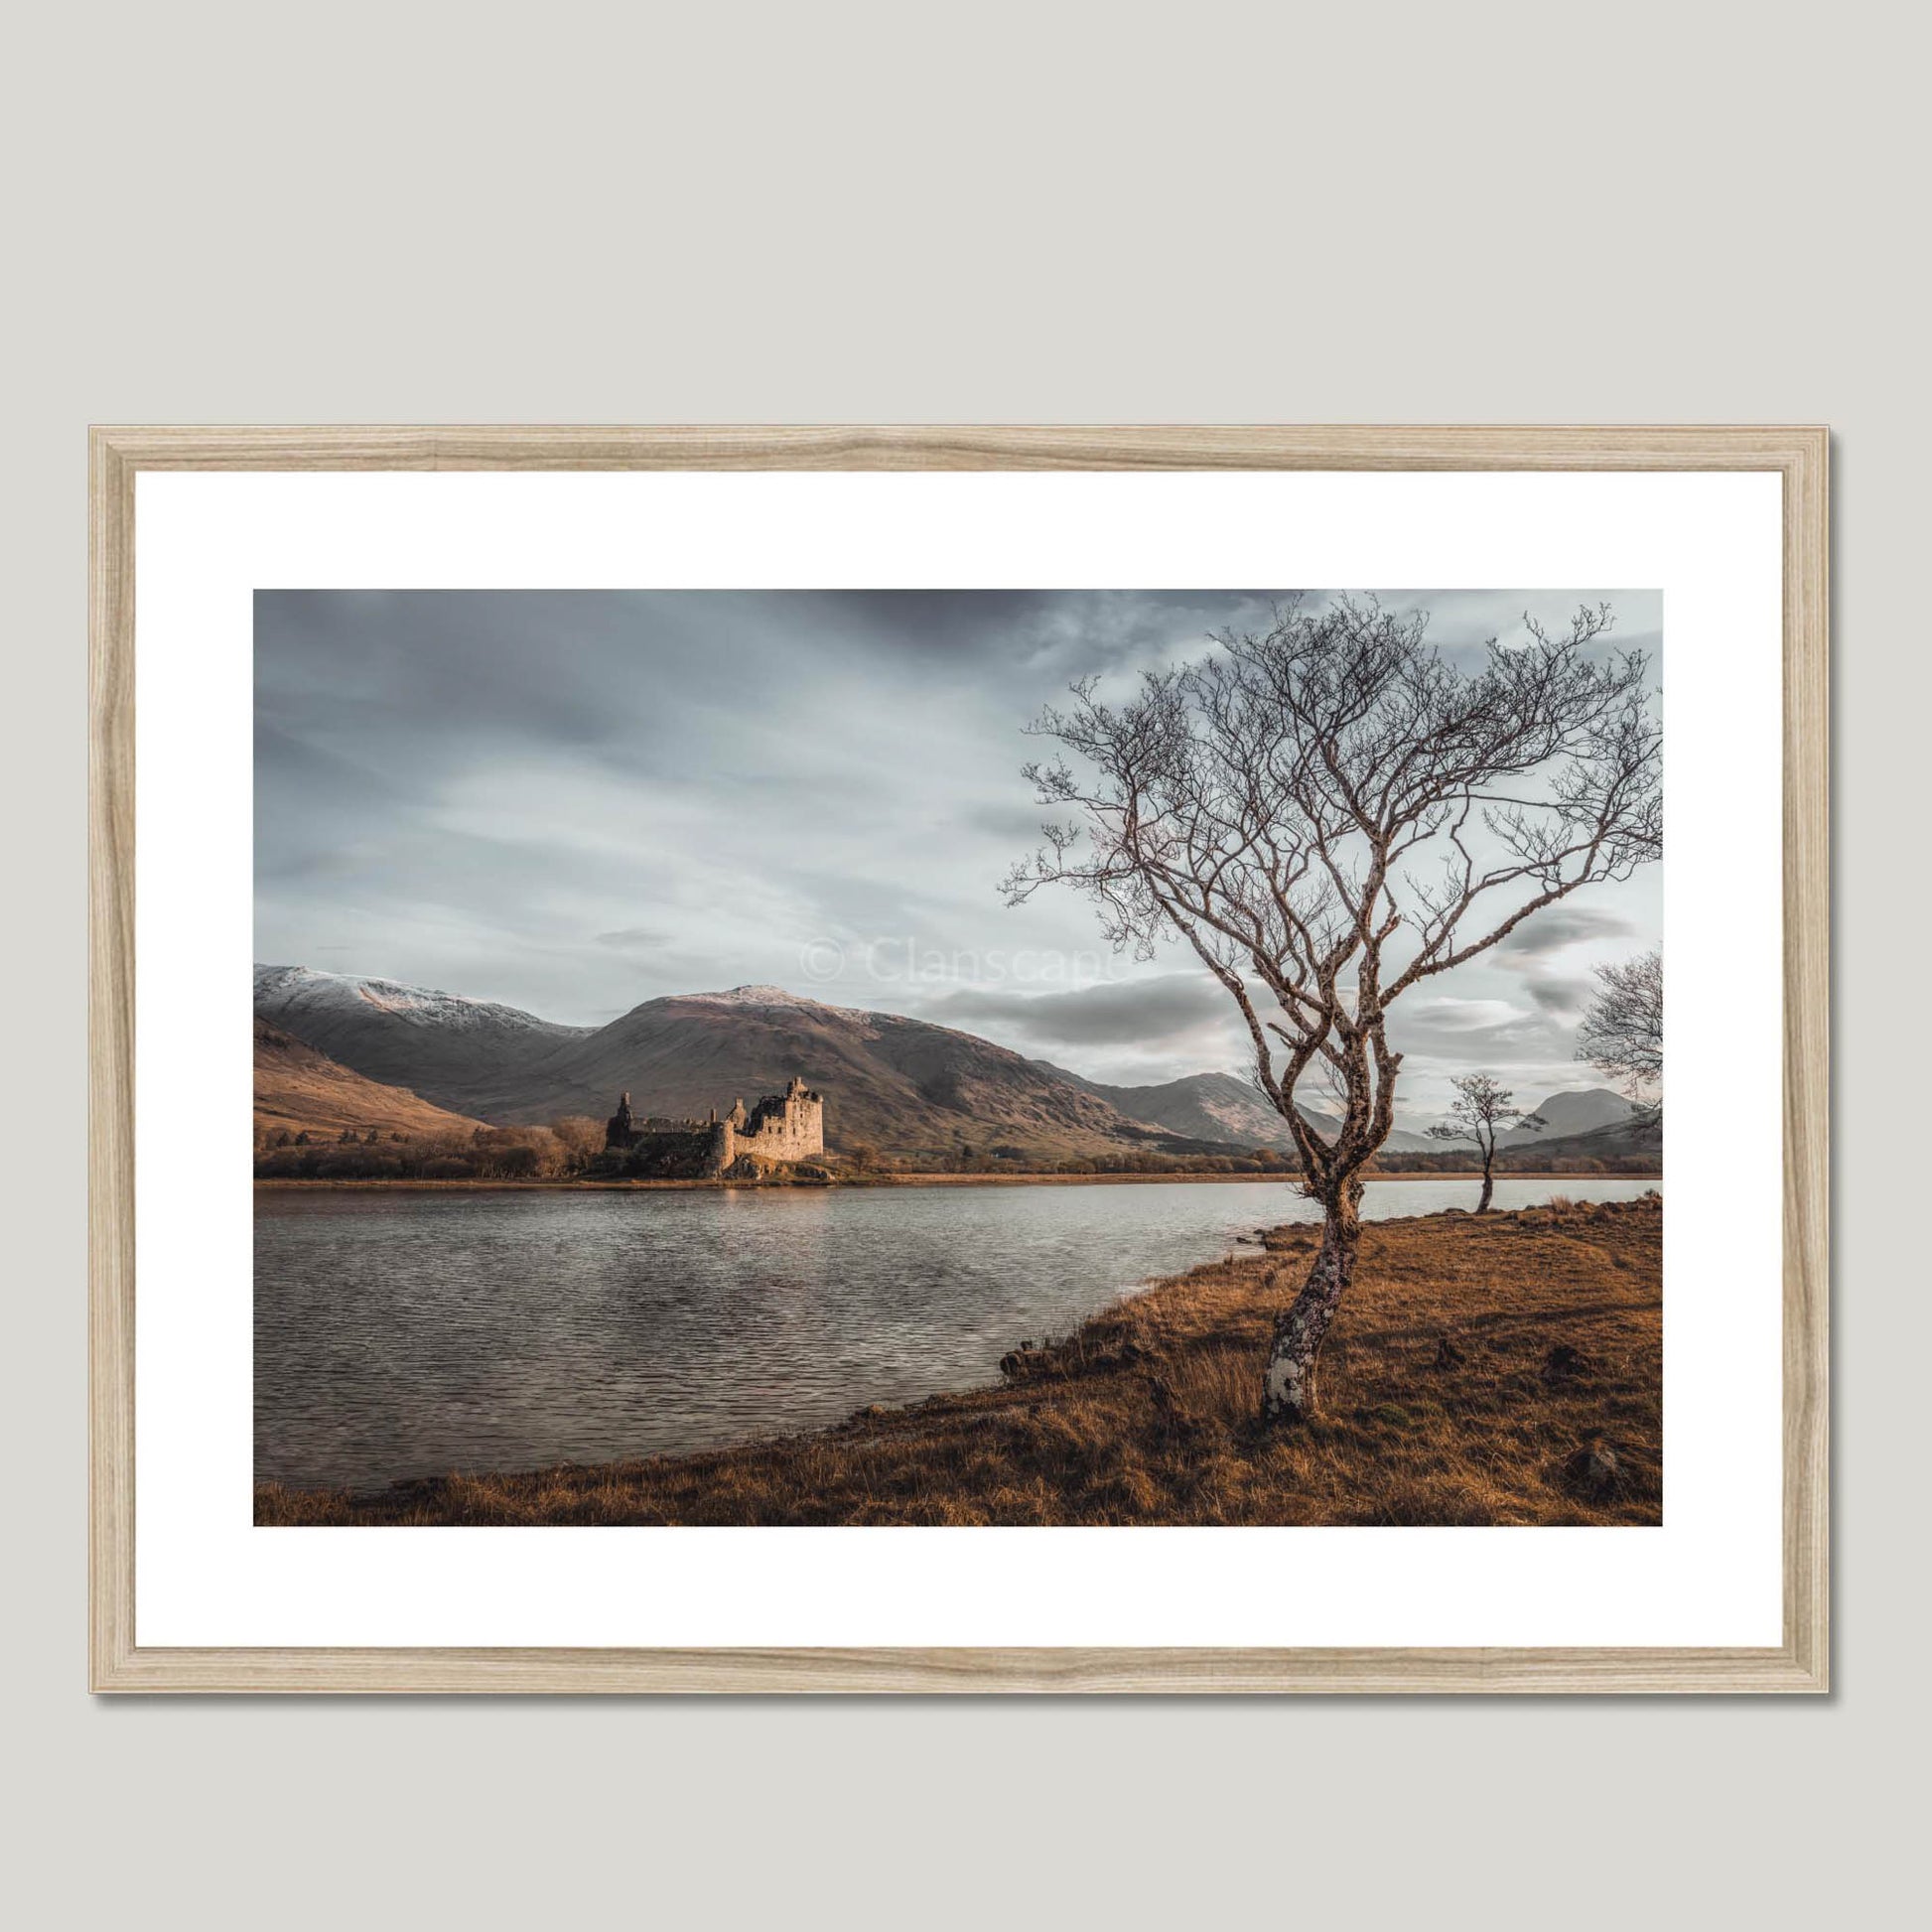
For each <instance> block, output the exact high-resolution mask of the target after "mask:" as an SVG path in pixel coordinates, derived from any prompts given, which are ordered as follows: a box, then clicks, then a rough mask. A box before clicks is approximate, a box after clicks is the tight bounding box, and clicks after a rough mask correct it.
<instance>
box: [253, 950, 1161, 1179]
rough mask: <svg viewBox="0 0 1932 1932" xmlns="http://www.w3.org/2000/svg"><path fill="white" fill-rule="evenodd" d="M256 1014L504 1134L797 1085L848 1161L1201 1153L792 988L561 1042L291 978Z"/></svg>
mask: <svg viewBox="0 0 1932 1932" xmlns="http://www.w3.org/2000/svg"><path fill="white" fill-rule="evenodd" d="M255 1011H256V1014H257V1016H258V1017H259V1018H264V1019H267V1020H269V1021H271V1022H272V1023H273V1024H274V1025H276V1026H278V1027H280V1028H283V1029H284V1030H286V1031H287V1032H288V1033H291V1034H294V1035H297V1036H298V1037H300V1038H302V1039H305V1040H307V1041H308V1042H309V1043H310V1044H312V1045H314V1046H316V1047H318V1048H319V1049H321V1050H322V1051H323V1052H325V1053H327V1054H328V1055H329V1056H330V1057H331V1058H333V1059H336V1060H339V1061H341V1062H342V1063H343V1065H345V1067H348V1068H351V1069H352V1070H353V1071H355V1072H357V1073H360V1074H363V1075H365V1076H366V1077H368V1078H370V1079H376V1080H381V1081H383V1082H385V1083H389V1084H394V1085H398V1086H407V1087H409V1088H411V1089H413V1091H414V1092H416V1093H418V1094H420V1095H422V1096H423V1098H424V1099H425V1100H428V1101H431V1102H433V1103H434V1104H435V1105H437V1106H439V1107H443V1108H448V1109H451V1110H453V1111H456V1112H460V1113H466V1114H473V1115H476V1116H478V1117H479V1118H481V1119H483V1120H485V1121H488V1122H490V1123H492V1124H496V1125H506V1126H507V1125H522V1124H528V1123H533V1122H540V1121H551V1120H556V1119H559V1118H561V1117H563V1116H565V1115H569V1114H584V1115H589V1116H590V1117H591V1118H592V1119H595V1120H602V1119H603V1118H604V1117H605V1116H606V1115H607V1114H609V1113H610V1112H611V1110H612V1108H613V1107H614V1106H615V1105H616V1104H617V1098H618V1095H619V1093H620V1092H623V1091H628V1092H629V1094H630V1096H631V1103H632V1106H633V1107H634V1108H635V1109H636V1111H638V1112H639V1113H649V1114H660V1115H673V1116H677V1115H696V1116H702V1115H704V1114H705V1113H706V1112H707V1111H708V1110H709V1109H710V1108H712V1107H716V1108H718V1109H719V1110H720V1111H721V1112H722V1111H723V1110H724V1109H726V1108H728V1107H729V1106H730V1105H731V1103H732V1101H733V1100H734V1099H736V1098H740V1097H742V1098H744V1099H745V1100H746V1101H748V1102H750V1101H754V1100H756V1099H757V1098H758V1097H759V1095H760V1094H763V1093H769V1092H773V1091H775V1090H776V1089H777V1087H778V1086H779V1085H780V1084H781V1083H782V1081H783V1080H784V1079H785V1078H786V1077H787V1076H788V1075H789V1074H791V1073H794V1072H796V1073H802V1074H803V1075H805V1077H806V1078H807V1079H809V1080H810V1081H811V1083H812V1085H813V1086H814V1087H815V1088H817V1089H818V1090H819V1091H820V1092H821V1093H823V1094H824V1096H825V1100H826V1122H827V1134H828V1137H829V1138H830V1139H831V1140H832V1141H833V1142H834V1143H835V1144H836V1145H838V1146H840V1147H844V1148H850V1147H853V1146H856V1145H860V1144H863V1143H870V1144H871V1145H873V1146H875V1147H877V1148H880V1149H882V1150H884V1151H890V1152H892V1153H894V1154H914V1155H954V1154H958V1153H959V1152H960V1151H961V1150H962V1149H970V1150H971V1151H973V1152H974V1153H976V1154H987V1153H990V1152H992V1151H994V1150H996V1149H998V1148H1002V1147H1011V1148H1014V1149H1017V1150H1019V1151H1020V1152H1022V1153H1023V1154H1025V1155H1027V1156H1029V1157H1034V1158H1043V1157H1048V1156H1050V1157H1053V1158H1058V1159H1063V1158H1065V1157H1068V1156H1073V1155H1101V1154H1120V1153H1125V1152H1142V1153H1149V1152H1198V1151H1199V1149H1198V1148H1197V1147H1193V1146H1190V1145H1188V1144H1187V1143H1186V1141H1185V1138H1184V1137H1179V1136H1175V1135H1173V1134H1172V1133H1170V1132H1168V1131H1167V1130H1165V1129H1163V1128H1160V1127H1158V1126H1155V1125H1153V1124H1151V1123H1147V1122H1142V1121H1136V1120H1131V1119H1128V1118H1127V1117H1125V1116H1124V1115H1122V1114H1121V1113H1120V1112H1119V1110H1118V1109H1116V1108H1114V1107H1113V1106H1111V1105H1109V1104H1108V1102H1107V1101H1105V1100H1103V1099H1101V1098H1099V1097H1098V1096H1097V1095H1095V1094H1092V1093H1090V1092H1088V1091H1087V1090H1086V1088H1085V1087H1084V1086H1083V1085H1082V1084H1081V1083H1080V1082H1078V1081H1076V1080H1075V1079H1073V1078H1072V1077H1071V1076H1070V1075H1067V1074H1064V1073H1060V1072H1059V1071H1058V1070H1057V1069H1051V1068H1045V1067H1042V1066H1039V1065H1037V1064H1036V1063H1035V1062H1034V1061H1031V1060H1029V1059H1027V1058H1026V1057H1025V1056H1024V1055H1022V1054H1019V1053H1014V1052H1010V1051H1008V1050H1007V1048H1005V1047H1003V1046H995V1045H994V1044H993V1043H992V1042H991V1041H990V1040H984V1039H980V1038H978V1037H977V1036H976V1035H972V1034H963V1033H957V1032H955V1031H954V1030H953V1029H951V1028H949V1027H935V1026H931V1025H929V1024H928V1023H926V1022H924V1021H919V1020H907V1019H904V1018H902V1017H900V1016H899V1015H897V1014H889V1013H868V1012H863V1011H860V1010H858V1009H855V1008H848V1007H833V1006H827V1005H825V1004H823V1003H822V1002H820V1001H817V1000H808V999H803V998H800V997H799V996H798V995H796V994H792V993H787V992H786V991H785V990H784V989H783V988H781V987H774V986H741V987H737V988H734V989H733V990H732V991H730V992H728V993H696V994H684V995H678V996H673V997H669V998H665V999H658V1000H646V1001H645V1002H644V1003H643V1004H642V1005H641V1006H638V1007H633V1008H632V1009H631V1011H630V1012H628V1013H626V1014H624V1015H622V1016H621V1018H620V1019H617V1020H614V1021H612V1022H611V1024H610V1025H609V1026H607V1027H600V1028H588V1027H559V1026H553V1025H552V1024H550V1023H549V1022H547V1021H542V1020H538V1019H536V1018H534V1017H533V1016H532V1015H530V1014H527V1013H520V1012H518V1011H517V1010H516V1009H515V1008H513V1007H503V1006H495V1005H491V1004H488V1003H486V1002H482V1001H471V1000H465V999H463V998H462V997H461V996H460V995H456V994H451V993H442V992H432V991H429V990H427V989H424V988H420V987H409V986H403V985H400V984H398V983H397V982H394V981H390V980H361V979H355V978H352V977H350V976H348V975H345V974H336V973H316V972H312V971H311V970H309V969H308V968H306V967H286V966H278V967H258V968H257V969H256V973H255Z"/></svg>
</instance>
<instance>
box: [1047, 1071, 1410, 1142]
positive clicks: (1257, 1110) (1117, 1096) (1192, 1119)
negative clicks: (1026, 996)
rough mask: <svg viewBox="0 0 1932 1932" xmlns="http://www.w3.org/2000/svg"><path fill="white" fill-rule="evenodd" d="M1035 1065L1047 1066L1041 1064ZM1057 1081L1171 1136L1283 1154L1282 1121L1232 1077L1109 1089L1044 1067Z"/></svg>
mask: <svg viewBox="0 0 1932 1932" xmlns="http://www.w3.org/2000/svg"><path fill="white" fill-rule="evenodd" d="M1034 1064H1035V1066H1041V1067H1047V1066H1048V1062H1046V1061H1045V1060H1035V1062H1034ZM1048 1070H1049V1071H1051V1072H1054V1073H1057V1074H1059V1075H1060V1077H1061V1078H1063V1079H1067V1080H1074V1081H1077V1082H1078V1083H1079V1085H1081V1086H1083V1087H1084V1088H1085V1089H1086V1090H1087V1092H1089V1093H1091V1094H1096V1095H1098V1096H1099V1098H1101V1099H1102V1100H1105V1101H1106V1102H1107V1103H1108V1104H1109V1105H1110V1106H1112V1107H1115V1108H1117V1109H1118V1110H1119V1111H1120V1112H1121V1113H1123V1114H1127V1115H1129V1116H1131V1117H1132V1118H1133V1119H1135V1120H1145V1121H1151V1122H1153V1123H1154V1124H1155V1125H1156V1126H1158V1127H1165V1128H1167V1129H1168V1130H1169V1131H1170V1132H1171V1133H1174V1134H1182V1135H1186V1136H1188V1137H1189V1138H1190V1139H1193V1140H1201V1141H1224V1142H1231V1143H1233V1145H1234V1146H1236V1147H1248V1148H1254V1147H1274V1148H1281V1149H1282V1150H1284V1151H1286V1150H1287V1147H1288V1140H1289V1135H1288V1128H1287V1126H1286V1125H1285V1124H1284V1122H1283V1120H1282V1117H1281V1115H1280V1114H1278V1113H1277V1112H1276V1111H1275V1110H1274V1108H1273V1107H1271V1106H1270V1105H1269V1104H1268V1102H1267V1101H1266V1100H1265V1099H1264V1098H1263V1097H1262V1095H1261V1093H1260V1091H1259V1090H1258V1089H1257V1088H1255V1087H1254V1086H1252V1085H1250V1084H1249V1082H1248V1081H1246V1080H1237V1079H1236V1078H1235V1077H1234V1075H1233V1074H1232V1073H1190V1074H1188V1075H1187V1076H1186V1077H1185V1078H1184V1079H1180V1080H1169V1081H1166V1082H1164V1083H1163V1084H1162V1085H1160V1086H1154V1087H1108V1086H1102V1085H1100V1084H1099V1083H1098V1082H1097V1081H1093V1080H1082V1079H1080V1076H1079V1075H1078V1074H1077V1073H1068V1072H1066V1070H1065V1069H1064V1068H1063V1067H1048ZM1302 1118H1303V1119H1304V1120H1306V1121H1308V1122H1309V1124H1310V1125H1311V1126H1312V1127H1313V1128H1314V1130H1315V1132H1316V1133H1319V1134H1330V1135H1331V1134H1333V1133H1334V1132H1335V1130H1336V1129H1337V1128H1338V1127H1339V1126H1340V1125H1341V1123H1340V1121H1339V1120H1337V1119H1336V1118H1335V1116H1334V1115H1332V1114H1324V1113H1322V1112H1321V1111H1320V1110H1319V1109H1318V1108H1314V1107H1304V1108H1303V1109H1302ZM1387 1145H1388V1146H1389V1147H1391V1148H1396V1149H1401V1150H1404V1151H1407V1152H1417V1151H1421V1150H1426V1149H1428V1150H1433V1149H1437V1148H1439V1147H1440V1146H1441V1143H1440V1142H1437V1141H1432V1140H1431V1139H1430V1138H1429V1136H1428V1135H1427V1134H1412V1133H1410V1132H1409V1131H1408V1130H1407V1129H1406V1128H1401V1127H1398V1128H1397V1129H1396V1130H1395V1131H1394V1132H1393V1133H1392V1134H1391V1135H1390V1136H1389V1138H1388V1142H1387Z"/></svg>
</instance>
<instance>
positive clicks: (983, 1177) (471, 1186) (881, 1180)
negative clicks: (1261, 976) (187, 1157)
mask: <svg viewBox="0 0 1932 1932" xmlns="http://www.w3.org/2000/svg"><path fill="white" fill-rule="evenodd" d="M1365 1177H1366V1178H1367V1179H1368V1180H1369V1181H1371V1182H1373V1181H1378V1180H1465V1181H1467V1182H1468V1183H1469V1185H1470V1186H1471V1187H1474V1186H1477V1185H1478V1184H1479V1183H1480V1182H1481V1179H1482V1176H1481V1175H1480V1174H1477V1173H1372V1174H1369V1175H1367V1176H1365ZM1496 1178H1497V1180H1499V1181H1504V1180H1562V1181H1568V1182H1569V1183H1570V1184H1571V1185H1573V1186H1575V1187H1577V1188H1580V1189H1584V1188H1587V1187H1588V1186H1589V1184H1590V1183H1591V1182H1592V1181H1598V1180H1662V1178H1663V1175H1662V1173H1617V1174H1583V1173H1540V1172H1538V1173H1530V1172H1528V1171H1524V1172H1520V1173H1519V1172H1504V1171H1502V1170H1498V1171H1497V1174H1496ZM1296 1179H1297V1176H1296V1175H1295V1174H1293V1173H880V1174H841V1175H840V1176H838V1178H836V1179H834V1180H815V1181H801V1180H779V1181H758V1180H633V1179H621V1180H592V1179H587V1178H585V1177H583V1176H581V1175H573V1176H569V1177H564V1178H557V1179H547V1180H545V1179H539V1180H508V1179H501V1178H498V1179H491V1180H478V1179H469V1180H422V1179H380V1180H321V1179H315V1180H311V1179H298V1178H293V1177H280V1178H263V1179H258V1180H257V1181H256V1182H255V1183H254V1184H255V1186H256V1187H257V1188H260V1189H263V1190H284V1191H289V1192H311V1193H313V1192H318V1191H322V1192H347V1193H356V1192H360V1193H405V1194H408V1193H423V1194H433V1193H443V1192H447V1191H450V1190H452V1189H454V1190H455V1191H456V1192H458V1193H480V1192H491V1193H520V1192H526V1191H528V1190H530V1189H533V1188H534V1189H537V1190H539V1191H543V1190H548V1191H550V1192H553V1193H555V1192H560V1191H561V1192H566V1193H568V1192H571V1191H573V1190H576V1191H580V1192H586V1193H607V1194H608V1193H620V1194H621V1193H631V1192H647V1191H650V1190H652V1189H657V1190H662V1189H667V1188H691V1187H759V1186H779V1187H819V1188H824V1187H1095V1186H1106V1187H1119V1186H1143V1187H1145V1186H1170V1185H1173V1184H1174V1183H1176V1182H1178V1183H1180V1184H1182V1185H1186V1184H1189V1183H1200V1182H1206V1181H1215V1182H1219V1181H1235V1182H1238V1183H1242V1184H1248V1183H1252V1182H1260V1183H1262V1184H1264V1185H1273V1186H1277V1187H1280V1186H1293V1185H1294V1184H1295V1181H1296Z"/></svg>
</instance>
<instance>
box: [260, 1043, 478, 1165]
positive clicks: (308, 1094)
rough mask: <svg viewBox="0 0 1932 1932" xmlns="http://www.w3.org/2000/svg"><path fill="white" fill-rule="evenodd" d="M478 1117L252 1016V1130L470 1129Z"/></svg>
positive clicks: (417, 1131)
mask: <svg viewBox="0 0 1932 1932" xmlns="http://www.w3.org/2000/svg"><path fill="white" fill-rule="evenodd" d="M477 1125H478V1123H477V1122H476V1121H474V1120H471V1119H469V1118H468V1117H466V1116H465V1115H463V1114H453V1113H449V1112H447V1111H446V1110H445V1109H444V1108H441V1107H433V1106H431V1105H430V1103H429V1102H428V1101H427V1100H422V1099H419V1098H418V1097H417V1096H416V1095H415V1094H413V1093H411V1092H410V1091H409V1090H408V1088H407V1087H386V1086H383V1085H381V1084H380V1083H379V1082H377V1081H374V1080H365V1079H364V1078H363V1077H362V1075H361V1074H359V1073H351V1072H350V1071H349V1070H348V1068H347V1067H345V1066H339V1065H337V1063H336V1062H335V1061H334V1060H332V1059H330V1058H329V1057H328V1056H327V1055H326V1054H323V1053H319V1052H317V1051H316V1049H315V1048H314V1047H313V1046H308V1045H305V1044H304V1043H303V1042H302V1041H301V1040H299V1039H296V1038H294V1037H293V1036H292V1035H288V1034H285V1033H283V1032H282V1030H281V1029H280V1028H279V1027H271V1026H270V1025H269V1024H268V1022H267V1021H266V1020H257V1021H256V1022H255V1132H256V1134H257V1135H258V1136H260V1135H270V1136H272V1135H275V1134H278V1133H281V1132H283V1131H284V1130H286V1131H288V1132H290V1133H302V1132H305V1131H306V1132H308V1133H311V1134H313V1133H318V1132H327V1133H330V1134H339V1133H341V1132H342V1130H343V1129H344V1128H345V1127H353V1128H356V1129H358V1130H360V1131H363V1132H366V1131H367V1130H368V1129H369V1128H371V1127H373V1128H376V1129H378V1130H379V1131H380V1132H382V1133H384V1134H391V1133H395V1134H443V1133H449V1132H452V1131H456V1132H461V1133H465V1134H467V1133H469V1132H470V1131H471V1130H472V1129H473V1128H475V1127H476V1126H477Z"/></svg>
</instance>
